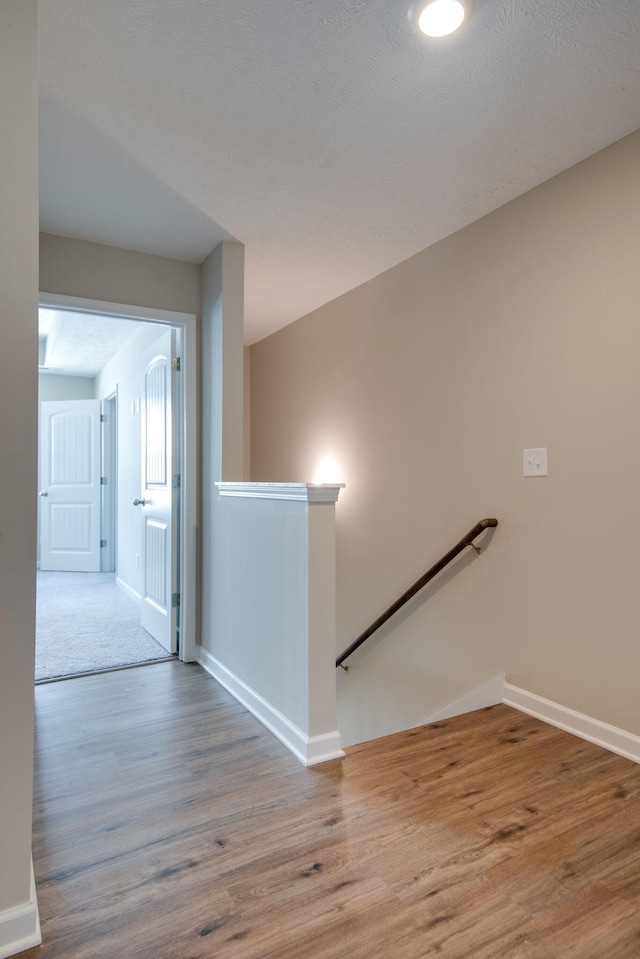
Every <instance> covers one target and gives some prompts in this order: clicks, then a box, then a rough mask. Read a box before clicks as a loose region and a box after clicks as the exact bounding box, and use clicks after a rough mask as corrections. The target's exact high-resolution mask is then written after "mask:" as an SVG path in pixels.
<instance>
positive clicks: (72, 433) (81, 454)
mask: <svg viewBox="0 0 640 959" xmlns="http://www.w3.org/2000/svg"><path fill="white" fill-rule="evenodd" d="M40 483H41V487H40V569H44V570H63V571H65V572H82V573H96V572H99V571H100V401H99V400H65V401H47V402H43V403H41V404H40Z"/></svg>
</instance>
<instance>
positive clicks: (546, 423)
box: [251, 132, 640, 742]
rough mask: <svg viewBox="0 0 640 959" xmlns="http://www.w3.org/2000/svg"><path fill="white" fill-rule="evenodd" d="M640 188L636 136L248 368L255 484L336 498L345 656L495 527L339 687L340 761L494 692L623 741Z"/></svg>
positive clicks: (633, 513) (633, 540)
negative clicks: (450, 553) (445, 563)
mask: <svg viewBox="0 0 640 959" xmlns="http://www.w3.org/2000/svg"><path fill="white" fill-rule="evenodd" d="M639 171H640V132H638V133H636V134H634V135H632V136H630V137H628V138H626V139H625V140H622V141H620V142H619V143H617V144H614V145H613V146H611V147H610V148H608V149H607V150H604V151H603V152H601V153H599V154H597V155H596V156H594V157H592V158H590V159H588V160H586V161H584V162H583V163H581V164H579V165H578V166H576V167H574V168H572V169H570V170H568V171H567V172H566V173H564V174H562V175H560V176H558V177H556V178H554V179H553V180H550V181H549V182H547V183H545V184H543V185H542V186H540V187H539V188H537V189H535V190H533V191H531V192H530V193H528V194H526V195H524V196H522V197H520V198H519V199H517V200H514V201H513V202H511V203H509V204H508V205H506V206H504V207H502V208H501V209H499V210H497V211H496V212H495V213H493V214H491V215H489V216H486V217H485V218H483V219H482V220H480V221H478V222H476V223H474V224H472V225H471V226H469V227H467V228H465V229H463V230H461V231H459V232H458V233H455V234H453V235H452V236H450V237H448V238H447V239H445V240H443V241H441V242H440V243H438V244H436V245H435V246H433V247H431V248H430V249H427V250H425V251H423V252H422V253H420V254H418V255H417V256H414V257H413V258H411V259H409V260H407V261H406V262H404V263H401V264H400V265H398V266H397V267H395V268H394V269H391V270H389V271H388V272H386V273H384V274H382V275H381V276H379V277H377V278H376V279H374V280H372V281H371V282H369V283H367V284H365V285H364V286H361V287H359V288H358V289H355V290H353V291H351V292H350V293H348V294H346V295H345V296H342V297H340V298H339V299H337V300H335V301H333V302H332V303H330V304H328V305H327V306H325V307H323V308H322V309H320V310H318V311H316V312H315V313H312V314H311V315H309V316H307V317H305V318H304V319H302V320H300V321H298V322H297V323H294V324H292V325H291V326H289V327H287V328H285V329H283V330H281V331H280V332H278V333H276V334H274V335H273V336H271V337H269V338H267V339H265V340H263V341H262V342H260V343H258V344H256V345H255V346H253V347H252V350H251V411H252V412H251V476H252V480H254V481H266V480H270V481H277V480H291V481H295V480H298V481H304V480H313V479H314V477H315V474H316V470H317V467H318V464H319V462H320V461H321V460H323V459H326V458H330V459H333V460H334V461H335V465H334V467H333V468H332V472H333V475H326V473H325V478H326V479H343V480H344V481H345V482H346V484H347V485H346V489H345V490H344V492H343V494H342V495H341V497H340V501H339V503H338V506H337V523H338V633H339V638H338V644H339V647H340V648H344V647H345V646H347V645H348V644H349V642H351V640H352V639H353V638H355V636H357V635H358V633H359V632H360V631H361V630H362V629H364V628H365V627H366V626H367V625H368V624H369V622H370V621H371V620H372V619H374V618H375V617H376V616H377V615H378V614H379V613H380V612H381V611H382V609H384V608H385V607H386V606H387V605H388V604H389V603H390V602H392V601H393V600H394V599H395V598H396V596H398V595H399V593H401V592H402V591H403V590H404V589H405V588H406V587H407V586H408V585H409V584H410V583H411V582H413V581H414V580H415V579H417V578H418V576H420V575H421V574H422V573H423V572H424V570H425V569H426V568H428V567H429V566H430V565H431V563H433V562H434V561H435V560H436V559H437V558H439V556H440V555H442V554H443V553H444V552H445V551H446V550H447V549H449V548H450V546H451V545H453V543H454V542H455V541H456V540H457V539H458V538H459V537H460V536H462V535H463V534H464V533H465V532H466V531H467V530H468V529H469V528H470V527H471V526H472V525H473V524H474V523H475V522H476V521H477V520H479V519H480V518H481V517H484V516H496V517H497V518H498V519H499V521H500V525H499V527H498V529H497V530H496V533H495V536H494V537H493V540H492V542H491V544H490V546H489V549H488V550H487V551H486V553H485V555H483V556H481V557H480V558H478V559H474V558H473V556H472V557H471V558H470V559H469V560H468V561H467V562H465V563H463V564H462V565H461V568H460V569H459V571H458V572H457V574H456V575H455V576H450V577H448V581H445V582H444V583H440V584H439V586H437V587H435V588H433V589H432V590H431V596H430V598H429V599H428V601H427V602H425V601H424V599H425V597H424V596H422V597H420V598H419V600H418V601H416V602H414V604H413V605H412V606H411V608H410V609H408V610H407V611H406V612H405V613H404V614H401V615H400V616H399V617H398V618H397V620H396V621H395V623H394V624H393V627H390V628H387V629H385V631H383V632H382V633H381V634H379V635H378V636H377V637H376V638H374V639H372V640H371V642H370V643H369V644H368V647H365V650H363V651H362V652H361V653H358V654H356V655H355V656H354V657H353V658H352V661H351V670H350V672H349V674H348V675H346V676H345V675H344V674H342V675H339V677H338V679H339V688H340V704H341V705H340V710H341V715H340V724H339V728H340V731H341V732H342V733H343V735H344V734H345V730H349V731H350V732H349V733H348V734H346V735H345V741H346V742H349V741H353V738H354V737H355V738H356V739H357V738H363V737H364V738H369V737H370V736H375V735H380V734H383V733H388V732H392V731H394V730H397V729H401V728H405V727H409V726H412V725H416V724H419V723H421V722H424V721H425V720H426V719H427V718H428V717H429V716H431V715H433V714H434V713H435V712H437V711H438V710H439V709H441V708H443V707H446V705H447V704H449V703H451V702H453V701H454V700H456V699H458V698H459V697H463V696H465V695H466V694H467V693H469V692H470V691H471V690H473V689H475V688H476V687H478V686H480V685H481V684H483V683H485V682H488V681H490V680H491V678H492V677H494V676H496V675H497V674H499V673H501V672H506V673H507V678H508V679H509V680H510V681H511V682H512V683H514V684H516V685H517V686H520V687H522V688H524V689H526V690H529V691H531V692H533V693H537V694H539V695H541V696H544V697H547V698H548V699H551V700H553V701H555V702H559V703H562V704H563V705H565V706H568V707H571V708H573V709H576V710H579V711H581V712H584V713H586V714H588V715H590V716H593V717H596V718H597V719H600V720H602V721H604V722H607V723H612V724H614V725H618V726H621V727H622V728H624V729H627V730H629V731H631V732H634V733H636V734H640V712H639V711H638V708H637V703H638V695H637V677H638V675H639V674H640V644H639V643H638V641H637V609H636V595H637V584H638V581H639V579H640V559H639V557H638V546H637V544H638V542H639V541H640V507H639V506H638V489H639V485H640V444H639V443H638V442H637V435H638V431H639V428H640V375H639V373H638V370H639V368H640V322H639V320H640V270H639V269H638V224H639V223H640V172H639ZM531 447H547V448H548V454H549V476H548V477H547V478H535V479H525V478H523V475H522V451H523V449H525V448H531ZM330 472H331V468H330Z"/></svg>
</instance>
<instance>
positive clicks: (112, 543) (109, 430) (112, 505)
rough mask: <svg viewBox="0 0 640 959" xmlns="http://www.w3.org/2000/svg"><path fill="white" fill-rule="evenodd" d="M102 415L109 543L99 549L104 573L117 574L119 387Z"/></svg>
mask: <svg viewBox="0 0 640 959" xmlns="http://www.w3.org/2000/svg"><path fill="white" fill-rule="evenodd" d="M102 416H103V417H104V419H103V426H102V476H103V477H104V478H105V479H106V481H107V482H106V484H105V485H104V486H103V487H102V516H101V520H102V532H101V539H102V540H106V542H107V545H106V546H104V547H103V548H102V549H101V550H100V556H101V560H102V562H101V564H100V569H101V570H102V572H103V573H114V572H115V569H116V558H117V550H116V546H117V522H116V518H117V515H118V484H117V482H116V480H117V477H118V387H116V389H115V391H114V392H113V393H112V394H111V396H107V397H105V398H104V399H103V400H102Z"/></svg>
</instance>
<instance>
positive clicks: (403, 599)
mask: <svg viewBox="0 0 640 959" xmlns="http://www.w3.org/2000/svg"><path fill="white" fill-rule="evenodd" d="M497 525H498V520H497V519H481V520H480V522H479V523H476V525H475V526H474V527H473V529H470V530H469V532H468V533H467V535H466V536H463V537H462V539H461V540H460V542H459V543H456V545H455V546H454V547H453V549H450V550H449V552H448V553H445V555H444V556H443V557H442V559H440V560H438V562H437V563H436V564H435V565H434V566H432V567H431V569H428V570H427V572H426V573H425V574H424V576H421V577H420V579H418V580H416V582H415V583H414V584H413V586H410V587H409V589H408V590H407V591H406V592H404V593H403V594H402V596H400V597H399V598H398V599H397V600H396V601H395V603H392V604H391V606H389V608H388V609H385V611H384V613H382V615H381V616H378V618H377V619H376V620H375V621H374V622H373V623H371V626H368V627H367V629H365V631H364V632H363V633H360V635H359V636H358V638H357V639H355V640H354V641H353V642H352V643H351V645H350V646H349V647H348V649H345V651H344V653H342V654H341V655H340V656H338V658H337V659H336V669H337V668H338V666H342V668H343V669H344V670H345V672H346V671H347V670H348V668H349V667H348V666H343V663H344V661H345V659H347V657H348V656H351V653H354V652H355V651H356V649H358V647H359V646H362V644H363V643H364V642H366V640H367V639H369V637H370V636H372V635H373V633H375V632H376V630H378V629H380V627H381V626H382V625H384V623H386V622H387V620H388V619H391V617H392V616H393V615H394V614H395V613H397V612H398V610H399V609H400V608H401V607H402V606H404V605H405V603H408V602H409V600H410V599H411V598H412V597H413V596H415V595H416V593H419V592H420V590H421V589H422V587H423V586H426V585H427V583H428V582H429V581H430V580H432V579H433V578H434V576H437V575H438V573H439V572H441V571H442V570H443V569H444V568H445V566H448V565H449V563H450V562H451V561H452V560H453V559H455V558H456V556H458V554H459V553H461V552H462V550H463V549H466V547H467V546H473V548H474V549H475V551H476V553H479V552H480V548H479V547H478V546H476V545H475V543H474V542H473V540H474V539H476V538H477V537H478V536H479V535H480V533H484V531H485V530H486V529H489V527H492V526H497Z"/></svg>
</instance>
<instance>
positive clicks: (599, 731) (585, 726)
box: [503, 682, 640, 763]
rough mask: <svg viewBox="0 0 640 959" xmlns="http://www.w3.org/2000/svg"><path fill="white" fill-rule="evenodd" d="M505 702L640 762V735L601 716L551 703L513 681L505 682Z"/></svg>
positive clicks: (626, 757) (635, 761) (574, 734)
mask: <svg viewBox="0 0 640 959" xmlns="http://www.w3.org/2000/svg"><path fill="white" fill-rule="evenodd" d="M503 702H504V703H505V704H506V705H507V706H513V708H514V709H519V710H520V712H523V713H527V715H529V716H533V717H534V718H535V719H541V720H542V721H543V722H545V723H549V724H550V725H551V726H556V727H557V728H558V729H563V730H564V731H565V732H567V733H571V734H572V735H573V736H578V737H579V738H580V739H586V740H587V742H590V743H594V744H595V745H596V746H602V747H603V748H604V749H608V750H610V751H611V752H612V753H617V754H618V756H624V758H625V759H631V760H633V762H634V763H640V736H635V735H634V734H633V733H628V732H627V731H626V730H624V729H620V728H619V727H618V726H610V725H609V724H608V723H603V722H600V720H599V719H593V718H592V717H591V716H586V715H585V714H584V713H578V712H576V711H575V710H574V709H568V708H567V707H566V706H561V705H560V704H559V703H554V702H551V700H550V699H543V698H542V696H537V695H536V694H535V693H529V692H527V690H526V689H520V688H519V687H518V686H512V685H511V683H506V682H505V684H504V694H503Z"/></svg>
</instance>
